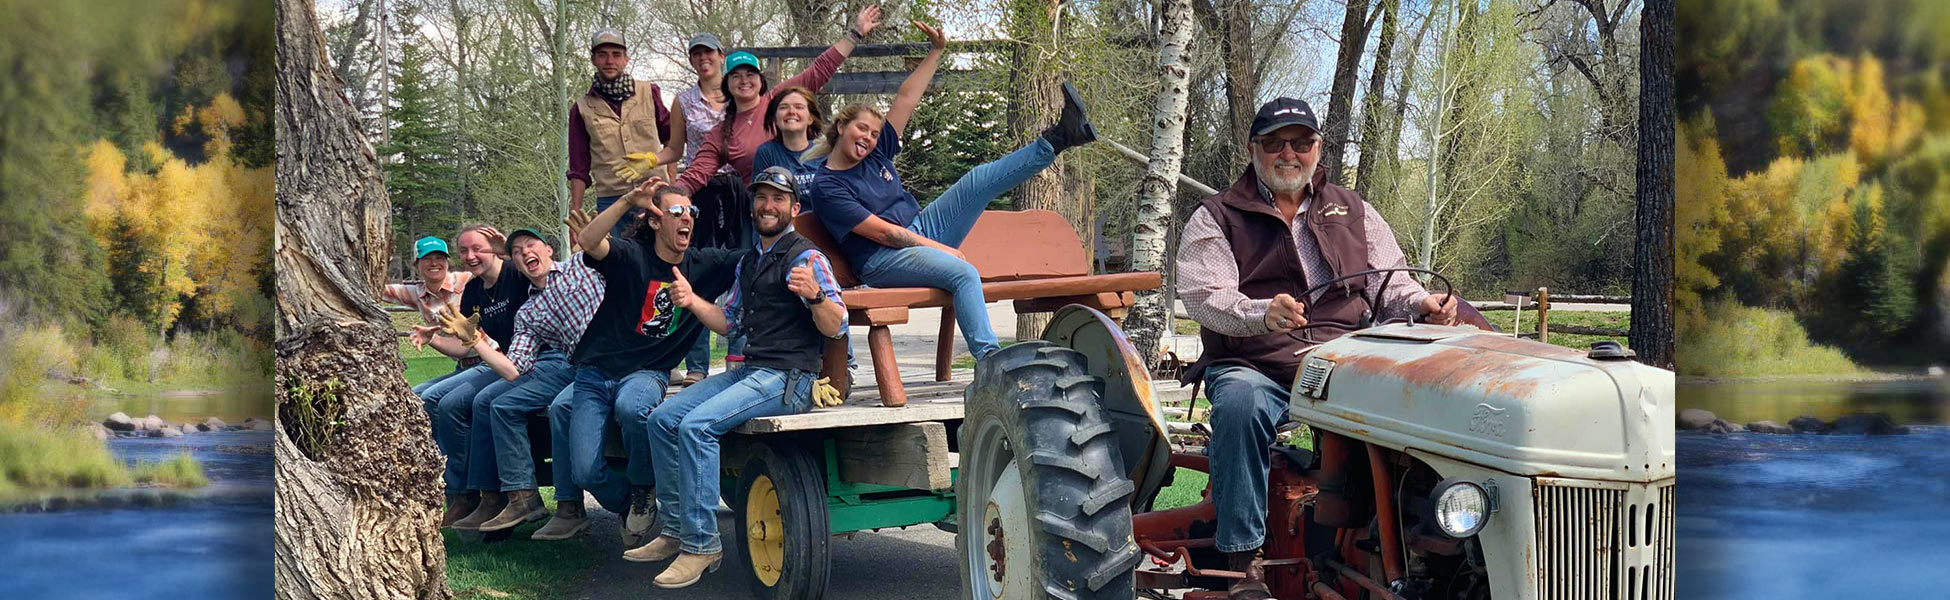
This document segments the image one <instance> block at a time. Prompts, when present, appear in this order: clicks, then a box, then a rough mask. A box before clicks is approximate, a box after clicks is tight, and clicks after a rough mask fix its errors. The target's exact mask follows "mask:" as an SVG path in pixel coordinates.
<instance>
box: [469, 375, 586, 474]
mask: <svg viewBox="0 0 1950 600" xmlns="http://www.w3.org/2000/svg"><path fill="white" fill-rule="evenodd" d="M574 378H575V372H574V371H571V370H569V359H568V357H566V356H563V354H562V353H561V352H560V351H557V350H549V351H546V352H543V353H541V354H540V355H538V356H536V357H535V366H534V367H531V368H529V369H528V372H527V373H523V374H522V375H521V377H518V378H516V379H515V380H514V381H508V380H505V379H504V380H501V381H496V382H494V383H493V384H492V385H489V386H487V388H486V389H482V390H481V391H480V392H477V393H476V394H475V399H476V401H477V402H478V401H486V402H487V403H488V413H489V415H490V417H491V418H489V419H488V420H489V421H490V422H491V423H492V424H493V427H494V462H495V468H496V470H497V471H500V474H501V490H502V491H514V490H532V489H535V487H536V486H535V457H534V455H533V454H532V453H530V452H529V451H528V416H529V415H532V414H535V411H539V410H542V409H545V408H548V405H549V403H551V402H553V401H555V397H556V396H557V395H559V394H561V393H562V390H564V389H567V388H568V387H569V383H570V382H571V381H573V380H574Z"/></svg>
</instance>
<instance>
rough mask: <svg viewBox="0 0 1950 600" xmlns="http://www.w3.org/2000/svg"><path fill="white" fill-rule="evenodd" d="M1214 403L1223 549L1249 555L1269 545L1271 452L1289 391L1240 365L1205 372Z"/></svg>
mask: <svg viewBox="0 0 1950 600" xmlns="http://www.w3.org/2000/svg"><path fill="white" fill-rule="evenodd" d="M1205 390H1206V391H1205V394H1206V396H1207V397H1209V398H1211V399H1212V441H1211V447H1210V450H1209V451H1210V453H1211V459H1212V461H1211V463H1212V504H1213V507H1214V508H1216V509H1217V510H1218V516H1219V531H1218V535H1217V538H1218V549H1219V551H1220V552H1245V551H1248V550H1252V549H1254V548H1258V547H1259V546H1260V544H1261V543H1263V542H1265V541H1266V477H1267V470H1268V469H1271V468H1272V461H1271V459H1269V458H1267V456H1266V449H1267V447H1268V446H1271V445H1272V444H1273V434H1274V431H1275V429H1277V428H1278V427H1279V424H1280V421H1284V420H1286V408H1287V390H1286V387H1285V386H1282V385H1280V384H1278V383H1274V382H1273V380H1272V379H1271V378H1268V377H1267V376H1266V375H1265V374H1264V373H1260V372H1259V371H1256V370H1253V369H1252V368H1250V367H1245V366H1240V365H1221V366H1217V367H1213V368H1211V369H1209V370H1207V371H1206V372H1205Z"/></svg>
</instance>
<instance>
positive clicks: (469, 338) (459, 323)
mask: <svg viewBox="0 0 1950 600" xmlns="http://www.w3.org/2000/svg"><path fill="white" fill-rule="evenodd" d="M440 331H442V332H445V333H446V334H447V335H451V336H454V338H455V339H458V340H460V343H462V344H467V345H469V346H472V345H474V342H478V341H480V340H481V312H480V311H474V316H472V317H465V318H463V317H461V316H460V315H458V314H454V313H452V312H443V313H441V314H440Z"/></svg>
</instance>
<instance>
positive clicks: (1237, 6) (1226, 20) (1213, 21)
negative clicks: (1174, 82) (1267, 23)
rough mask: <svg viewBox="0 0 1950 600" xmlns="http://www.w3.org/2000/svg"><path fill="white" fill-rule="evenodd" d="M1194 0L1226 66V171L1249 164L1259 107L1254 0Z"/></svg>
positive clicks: (1194, 7)
mask: <svg viewBox="0 0 1950 600" xmlns="http://www.w3.org/2000/svg"><path fill="white" fill-rule="evenodd" d="M1220 1H1221V2H1223V4H1218V5H1214V4H1213V3H1212V0H1193V2H1192V13H1193V15H1195V16H1197V17H1198V20H1199V22H1200V23H1202V24H1203V25H1204V27H1205V30H1206V33H1208V34H1210V37H1211V38H1212V39H1217V40H1219V62H1220V63H1221V64H1223V65H1224V67H1225V69H1224V70H1225V84H1226V133H1227V137H1228V139H1229V140H1230V141H1231V142H1232V143H1231V144H1230V145H1229V147H1228V148H1229V149H1230V150H1232V152H1231V154H1230V155H1229V156H1228V157H1227V159H1228V162H1227V166H1228V168H1227V169H1226V172H1227V173H1229V174H1232V173H1239V172H1240V171H1242V170H1244V169H1245V168H1246V160H1247V157H1248V156H1250V155H1251V153H1250V152H1248V151H1247V150H1246V141H1247V139H1248V138H1251V137H1252V132H1251V131H1249V130H1250V129H1251V128H1252V126H1253V113H1255V112H1258V111H1259V104H1258V95H1259V71H1258V69H1256V68H1254V67H1255V65H1256V64H1257V63H1255V62H1254V61H1253V6H1252V2H1251V0H1220Z"/></svg>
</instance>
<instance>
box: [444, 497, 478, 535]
mask: <svg viewBox="0 0 1950 600" xmlns="http://www.w3.org/2000/svg"><path fill="white" fill-rule="evenodd" d="M480 505H481V494H480V493H479V492H468V493H465V494H447V512H445V513H442V514H441V515H440V528H441V529H446V528H448V527H453V526H454V522H455V521H459V520H461V519H464V518H467V515H470V514H474V509H475V508H478V507H479V506H480Z"/></svg>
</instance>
